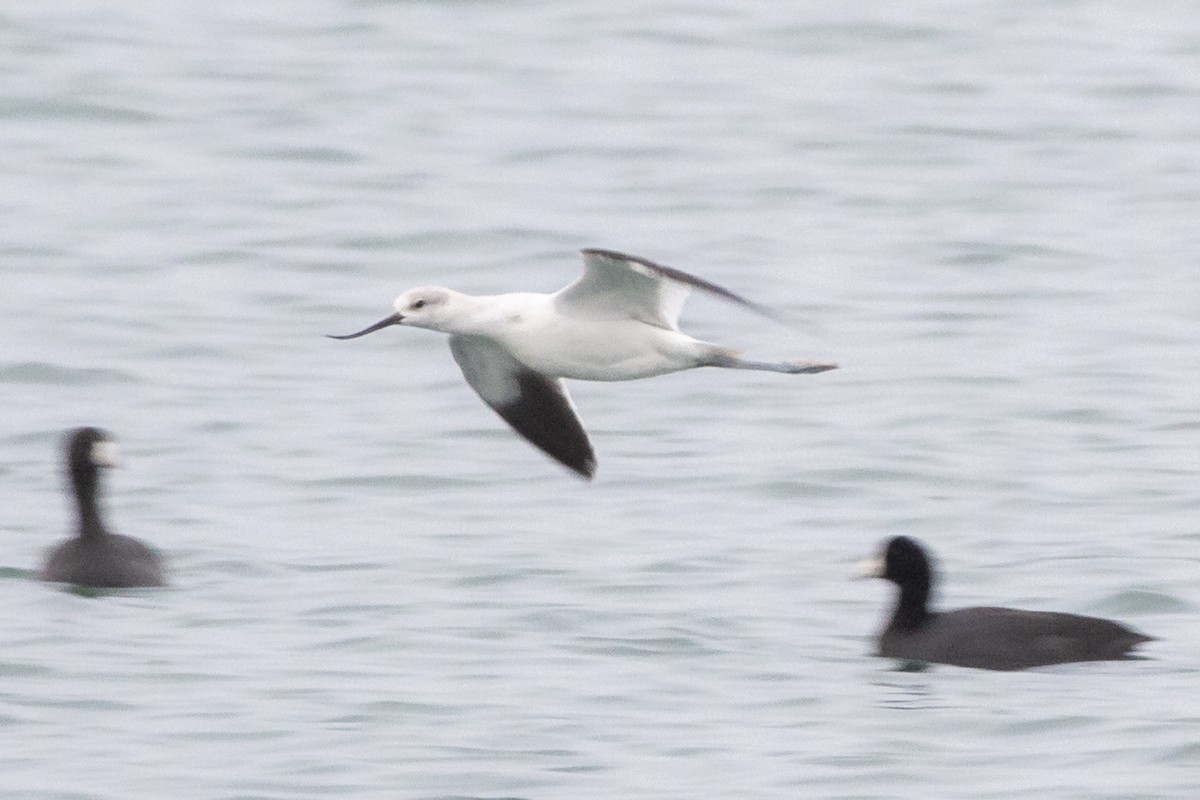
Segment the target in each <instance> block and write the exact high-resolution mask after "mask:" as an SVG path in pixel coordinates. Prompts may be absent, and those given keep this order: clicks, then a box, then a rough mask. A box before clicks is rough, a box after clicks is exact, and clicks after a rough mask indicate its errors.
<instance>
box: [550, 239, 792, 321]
mask: <svg viewBox="0 0 1200 800" xmlns="http://www.w3.org/2000/svg"><path fill="white" fill-rule="evenodd" d="M581 252H582V254H583V268H584V269H583V275H581V276H579V278H578V279H577V280H576V281H575V282H574V283H572V284H570V285H569V286H566V287H565V288H563V289H561V290H559V292H558V293H557V294H555V296H554V301H555V304H556V305H557V306H558V308H559V310H560V311H562V312H563V313H564V314H567V315H572V316H583V317H588V318H593V319H628V318H633V319H637V320H640V321H641V322H645V323H646V324H648V325H656V326H658V327H660V328H666V329H668V330H678V324H679V313H680V312H681V311H682V310H683V302H684V300H686V299H687V295H688V291H689V290H690V289H700V290H701V291H704V292H708V293H709V294H711V295H714V296H716V297H719V298H721V299H723V300H728V301H729V302H731V303H736V304H737V305H739V306H742V307H743V308H747V309H749V310H751V311H754V312H755V313H757V314H762V315H764V316H767V317H771V318H773V319H779V316H778V315H777V314H776V313H775V312H774V311H772V310H771V309H770V308H768V307H766V306H764V305H761V304H759V303H755V302H753V301H752V300H747V299H746V298H745V297H742V296H741V295H739V294H736V293H735V292H731V291H730V290H729V289H726V288H725V287H723V286H718V285H717V284H715V283H712V282H711V281H706V280H704V279H703V278H698V277H696V276H695V275H691V274H689V273H687V272H684V271H683V270H678V269H675V268H674V267H666V266H663V265H662V264H655V263H654V262H653V261H648V260H647V259H644V258H638V257H637V256H630V255H626V254H624V253H618V252H616V251H614V250H601V249H599V248H591V247H589V248H587V249H586V250H583V251H581Z"/></svg>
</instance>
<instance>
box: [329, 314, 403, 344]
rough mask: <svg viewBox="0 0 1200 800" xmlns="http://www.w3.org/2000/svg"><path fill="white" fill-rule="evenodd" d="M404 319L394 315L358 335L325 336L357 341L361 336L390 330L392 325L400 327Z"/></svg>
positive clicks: (364, 329) (369, 326)
mask: <svg viewBox="0 0 1200 800" xmlns="http://www.w3.org/2000/svg"><path fill="white" fill-rule="evenodd" d="M403 319H404V315H402V314H392V315H391V316H390V317H388V318H387V319H381V320H379V322H376V323H375V324H374V325H368V326H367V327H365V328H363V329H362V330H361V331H359V332H358V333H348V334H346V335H345V336H335V335H334V334H332V333H327V334H325V336H327V337H328V338H330V339H357V338H358V337H360V336H366V335H367V334H368V333H374V332H375V331H377V330H381V329H383V328H388V327H391V326H392V325H399V324H400V321H401V320H403Z"/></svg>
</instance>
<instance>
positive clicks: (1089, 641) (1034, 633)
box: [861, 536, 1154, 670]
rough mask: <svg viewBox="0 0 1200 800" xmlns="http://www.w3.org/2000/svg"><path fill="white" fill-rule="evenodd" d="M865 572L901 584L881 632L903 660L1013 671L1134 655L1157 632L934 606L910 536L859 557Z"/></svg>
mask: <svg viewBox="0 0 1200 800" xmlns="http://www.w3.org/2000/svg"><path fill="white" fill-rule="evenodd" d="M861 574H862V575H863V577H875V578H884V579H886V580H889V581H891V582H892V583H894V584H896V585H897V586H899V587H900V599H899V601H898V602H897V603H896V610H895V612H894V613H893V614H892V619H891V621H890V622H889V623H888V624H887V627H886V628H884V629H883V632H882V633H881V634H880V635H879V651H878V653H879V655H881V656H885V657H887V658H896V659H901V660H904V661H915V662H931V663H937V664H953V665H955V666H960V667H977V668H980V669H996V670H1014V669H1027V668H1029V667H1040V666H1045V665H1047V664H1066V663H1070V662H1074V661H1108V660H1118V659H1125V658H1131V657H1133V656H1131V653H1130V651H1131V650H1133V648H1135V647H1137V645H1139V644H1141V643H1142V642H1148V641H1152V640H1153V638H1154V637H1152V636H1146V635H1144V634H1141V633H1138V632H1137V631H1134V630H1130V629H1129V628H1127V627H1125V626H1124V625H1121V624H1120V623H1117V622H1113V621H1112V620H1107V619H1100V618H1098V617H1085V616H1081V615H1079V614H1063V613H1058V612H1052V611H1018V610H1016V609H1012V608H991V607H978V608H960V609H956V610H954V611H933V610H931V609H930V608H929V594H930V589H931V588H932V585H933V570H932V568H931V566H930V563H929V558H928V556H927V555H926V553H925V549H924V548H923V547H922V546H921V545H920V544H919V543H918V542H916V541H915V540H913V539H910V538H908V537H907V536H897V537H896V538H894V539H892V540H891V541H889V542H888V543H887V545H886V547H885V548H884V549H883V551H882V552H881V553H880V554H879V556H877V557H876V558H873V559H871V560H869V561H867V562H864V563H863V564H862V569H861Z"/></svg>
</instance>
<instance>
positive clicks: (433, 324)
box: [393, 286, 462, 333]
mask: <svg viewBox="0 0 1200 800" xmlns="http://www.w3.org/2000/svg"><path fill="white" fill-rule="evenodd" d="M461 296H462V295H460V294H459V293H458V292H455V291H451V290H450V289H444V288H442V287H441V286H422V287H420V288H417V289H409V290H408V291H407V292H405V293H404V294H402V295H400V296H399V297H397V298H396V302H395V303H394V304H393V307H394V308H395V309H396V317H397V320H396V323H397V324H399V325H411V326H413V327H414V328H428V329H430V330H434V331H442V332H444V333H449V332H450V331H449V326H450V325H452V324H453V319H452V317H453V314H454V305H455V303H454V299H455V298H456V297H461Z"/></svg>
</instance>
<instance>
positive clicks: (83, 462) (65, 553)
mask: <svg viewBox="0 0 1200 800" xmlns="http://www.w3.org/2000/svg"><path fill="white" fill-rule="evenodd" d="M115 465H116V443H115V442H114V441H113V440H112V437H111V436H109V435H108V433H107V432H105V431H102V430H100V429H99V428H78V429H76V430H74V431H72V432H71V434H70V436H69V437H68V439H67V473H68V475H69V476H70V479H71V489H72V491H73V493H74V495H75V507H76V511H77V512H78V517H79V520H78V530H77V532H76V535H75V536H74V537H73V538H70V539H67V540H66V541H65V542H63V543H62V544H60V545H58V546H57V547H55V548H54V549H53V550H51V551H50V554H49V557H48V558H47V559H46V564H45V566H44V567H42V572H41V578H42V580H45V581H54V582H57V583H72V584H75V585H77V586H89V587H96V588H106V589H116V588H129V587H134V586H164V585H165V584H166V578H165V576H164V573H163V563H162V558H161V557H160V556H159V555H158V553H157V552H155V550H154V549H153V548H151V547H150V546H149V545H147V544H145V543H144V542H141V541H138V540H137V539H134V538H133V537H132V536H122V535H121V534H119V533H110V532H109V531H108V530H107V529H106V528H105V527H104V522H103V521H102V520H101V518H100V508H99V506H98V505H97V503H96V492H97V489H98V487H99V483H100V468H101V467H112V466H115Z"/></svg>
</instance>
